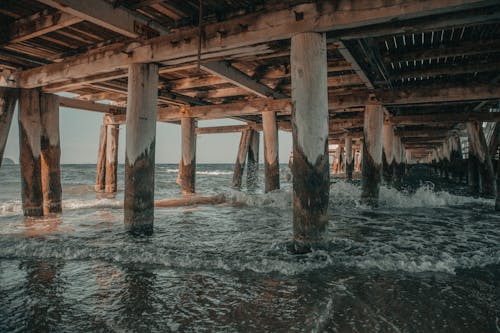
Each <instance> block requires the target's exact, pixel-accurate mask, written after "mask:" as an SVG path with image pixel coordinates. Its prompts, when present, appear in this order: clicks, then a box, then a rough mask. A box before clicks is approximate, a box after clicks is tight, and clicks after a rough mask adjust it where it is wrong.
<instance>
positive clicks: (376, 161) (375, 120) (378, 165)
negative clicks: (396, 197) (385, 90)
mask: <svg viewBox="0 0 500 333" xmlns="http://www.w3.org/2000/svg"><path fill="white" fill-rule="evenodd" d="M383 124H384V110H383V108H382V105H367V106H366V108H365V115H364V126H363V136H364V145H363V164H362V166H361V172H362V178H361V188H362V193H361V200H362V201H363V202H364V203H366V204H368V205H370V206H377V205H378V195H379V190H380V181H381V179H382V128H383Z"/></svg>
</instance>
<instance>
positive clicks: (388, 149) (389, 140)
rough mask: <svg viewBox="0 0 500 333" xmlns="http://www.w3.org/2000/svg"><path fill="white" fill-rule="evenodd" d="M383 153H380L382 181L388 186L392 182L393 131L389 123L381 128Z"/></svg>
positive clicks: (385, 123)
mask: <svg viewBox="0 0 500 333" xmlns="http://www.w3.org/2000/svg"><path fill="white" fill-rule="evenodd" d="M383 142H384V144H383V151H382V166H383V177H384V181H385V182H386V183H388V184H390V183H391V182H392V175H393V173H394V171H393V161H394V151H393V146H394V129H393V128H392V125H391V124H390V123H389V122H384V127H383Z"/></svg>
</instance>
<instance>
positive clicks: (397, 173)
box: [393, 136, 404, 183]
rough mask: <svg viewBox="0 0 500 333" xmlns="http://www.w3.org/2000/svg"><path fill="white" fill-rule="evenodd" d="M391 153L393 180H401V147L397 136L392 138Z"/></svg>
mask: <svg viewBox="0 0 500 333" xmlns="http://www.w3.org/2000/svg"><path fill="white" fill-rule="evenodd" d="M393 155H394V181H396V182H398V183H399V182H401V181H402V180H403V175H404V165H403V158H402V156H403V148H402V144H401V138H400V137H399V136H394V140H393Z"/></svg>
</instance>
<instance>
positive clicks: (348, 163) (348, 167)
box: [345, 136, 354, 180]
mask: <svg viewBox="0 0 500 333" xmlns="http://www.w3.org/2000/svg"><path fill="white" fill-rule="evenodd" d="M353 170H354V158H353V154H352V137H350V136H346V138H345V175H346V178H347V180H352V172H353Z"/></svg>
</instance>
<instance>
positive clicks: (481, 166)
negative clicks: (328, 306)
mask: <svg viewBox="0 0 500 333" xmlns="http://www.w3.org/2000/svg"><path fill="white" fill-rule="evenodd" d="M466 128H467V134H468V136H469V139H470V141H469V150H472V151H473V152H474V155H475V158H476V161H477V170H478V172H479V192H480V193H481V195H483V196H486V197H494V196H496V179H495V173H494V171H493V164H492V163H491V157H490V153H489V150H488V145H487V143H486V138H485V137H484V133H483V128H482V126H481V124H480V123H479V122H477V121H474V122H468V123H467V124H466ZM469 154H470V153H469Z"/></svg>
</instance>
